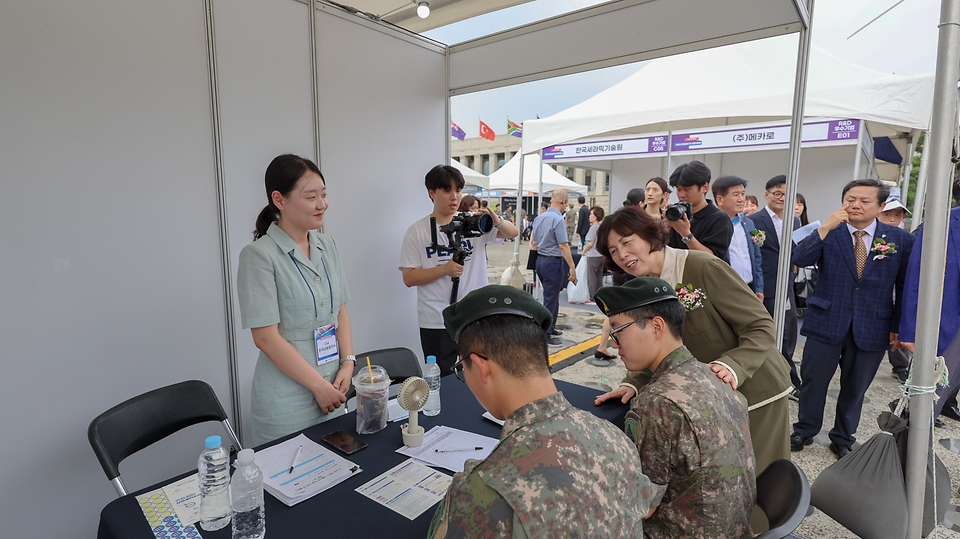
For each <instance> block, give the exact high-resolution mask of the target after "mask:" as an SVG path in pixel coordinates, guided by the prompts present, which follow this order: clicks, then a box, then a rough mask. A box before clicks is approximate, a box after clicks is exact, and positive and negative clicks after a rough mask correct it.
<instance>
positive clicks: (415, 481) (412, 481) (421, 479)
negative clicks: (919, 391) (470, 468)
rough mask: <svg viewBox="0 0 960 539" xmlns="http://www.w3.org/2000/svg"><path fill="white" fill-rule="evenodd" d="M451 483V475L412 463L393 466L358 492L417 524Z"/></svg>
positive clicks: (409, 461) (361, 487)
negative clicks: (419, 518)
mask: <svg viewBox="0 0 960 539" xmlns="http://www.w3.org/2000/svg"><path fill="white" fill-rule="evenodd" d="M452 481H453V478H452V477H450V476H449V475H446V474H444V473H441V472H438V471H436V470H432V469H430V468H427V467H426V466H424V465H422V464H420V463H418V462H416V461H414V460H412V459H411V460H407V461H405V462H402V463H400V464H398V465H397V466H394V467H393V468H392V469H390V470H388V471H387V472H384V473H383V474H382V475H380V476H379V477H377V478H376V479H373V480H372V481H370V482H368V483H366V484H365V485H362V486H360V487H359V488H357V489H356V491H357V492H359V493H360V494H363V495H364V496H366V497H367V498H370V499H371V500H373V501H375V502H377V503H379V504H380V505H382V506H384V507H388V508H390V509H392V510H394V511H396V512H397V513H400V514H401V515H403V516H405V517H407V518H409V519H410V520H414V519H416V518H417V517H418V516H420V515H422V514H423V512H424V511H426V510H427V509H430V508H431V507H433V506H434V505H436V503H437V502H439V501H440V500H441V499H442V498H443V495H444V494H446V493H447V489H448V488H450V483H451V482H452Z"/></svg>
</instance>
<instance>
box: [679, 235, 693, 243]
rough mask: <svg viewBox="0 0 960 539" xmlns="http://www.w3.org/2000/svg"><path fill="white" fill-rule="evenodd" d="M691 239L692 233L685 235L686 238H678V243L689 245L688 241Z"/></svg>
mask: <svg viewBox="0 0 960 539" xmlns="http://www.w3.org/2000/svg"><path fill="white" fill-rule="evenodd" d="M692 239H693V232H691V233H689V234H687V235H686V236H684V237H682V238H680V241H682V242H683V244H684V245H686V244H688V243H690V240H692Z"/></svg>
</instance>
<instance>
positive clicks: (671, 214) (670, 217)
mask: <svg viewBox="0 0 960 539" xmlns="http://www.w3.org/2000/svg"><path fill="white" fill-rule="evenodd" d="M684 214H686V216H687V220H688V221H690V222H693V205H692V204H690V203H689V202H687V201H686V200H681V201H679V202H676V203H674V204H671V205H669V206H667V209H666V210H665V211H664V212H663V216H664V217H666V219H667V221H679V220H681V219H683V216H684Z"/></svg>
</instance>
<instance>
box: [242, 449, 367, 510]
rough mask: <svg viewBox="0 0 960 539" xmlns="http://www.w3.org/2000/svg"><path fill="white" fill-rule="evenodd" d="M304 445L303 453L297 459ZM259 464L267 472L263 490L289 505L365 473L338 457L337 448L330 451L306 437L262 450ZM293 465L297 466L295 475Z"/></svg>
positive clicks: (257, 456)
mask: <svg viewBox="0 0 960 539" xmlns="http://www.w3.org/2000/svg"><path fill="white" fill-rule="evenodd" d="M301 445H303V450H302V451H301V452H300V455H299V456H296V455H297V450H298V449H299V447H300V446H301ZM294 458H296V464H294ZM256 463H257V467H259V468H260V471H262V472H263V488H264V489H265V490H266V491H267V492H269V493H270V494H272V495H273V497H274V498H276V499H278V500H280V501H281V502H283V503H285V504H287V505H288V506H293V505H296V504H298V503H300V502H302V501H303V500H306V499H308V498H311V497H313V496H316V495H317V494H319V493H321V492H323V491H325V490H327V489H328V488H330V487H333V486H335V485H338V484H340V483H342V482H343V481H344V480H346V479H347V478H348V477H350V476H351V475H353V474H355V473H360V472H361V471H362V470H361V469H360V466H357V465H355V464H354V463H352V462H350V461H349V460H347V459H345V458H343V457H341V456H340V455H337V454H336V453H334V452H333V449H327V448H326V447H324V446H322V445H320V444H318V443H316V442H314V441H313V440H311V439H310V438H307V437H306V436H304V435H303V434H301V435H300V436H297V437H296V438H292V439H290V440H287V441H286V442H283V443H280V444H277V445H275V446H272V447H268V448H266V449H263V450H261V451H258V452H257V455H256ZM290 466H293V472H292V473H291V472H290Z"/></svg>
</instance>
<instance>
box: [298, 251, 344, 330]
mask: <svg viewBox="0 0 960 539" xmlns="http://www.w3.org/2000/svg"><path fill="white" fill-rule="evenodd" d="M287 254H288V255H289V256H290V260H291V261H293V265H294V266H296V268H297V271H298V272H300V277H301V278H302V279H303V283H304V284H306V285H307V290H309V291H310V296H311V297H313V317H314V318H319V316H320V314H319V311H317V296H316V294H314V293H313V287H312V286H310V281H307V277H306V276H305V275H304V274H303V270H302V269H300V264H298V263H297V259H296V258H293V251H290V252H289V253H287ZM320 264H322V265H323V274H324V275H326V277H327V288H328V289H329V290H330V314H333V283H331V282H330V273H329V272H327V263H326V262H325V261H324V260H323V257H320Z"/></svg>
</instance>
